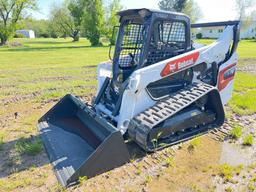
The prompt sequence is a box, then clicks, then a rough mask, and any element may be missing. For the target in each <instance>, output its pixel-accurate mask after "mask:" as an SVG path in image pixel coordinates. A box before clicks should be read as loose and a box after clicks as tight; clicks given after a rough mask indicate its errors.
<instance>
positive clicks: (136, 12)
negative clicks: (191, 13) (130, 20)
mask: <svg viewBox="0 0 256 192" xmlns="http://www.w3.org/2000/svg"><path fill="white" fill-rule="evenodd" d="M143 11H144V12H145V16H150V15H152V14H157V15H161V16H162V17H163V16H166V17H169V18H170V17H177V16H178V17H181V18H182V17H184V19H185V20H187V19H189V17H188V16H187V15H185V14H183V13H178V12H171V11H163V10H158V9H148V8H141V9H127V10H124V11H119V12H118V13H117V15H119V16H121V17H122V16H130V15H138V16H140V17H143V16H142V15H141V14H140V12H143Z"/></svg>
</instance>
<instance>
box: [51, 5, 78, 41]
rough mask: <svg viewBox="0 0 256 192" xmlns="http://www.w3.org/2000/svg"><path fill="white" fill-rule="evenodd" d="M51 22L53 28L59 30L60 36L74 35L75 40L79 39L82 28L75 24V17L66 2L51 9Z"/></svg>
mask: <svg viewBox="0 0 256 192" xmlns="http://www.w3.org/2000/svg"><path fill="white" fill-rule="evenodd" d="M50 23H51V28H52V29H55V31H57V34H58V36H62V35H64V34H65V35H67V36H70V37H72V38H73V41H78V40H79V31H80V29H79V28H77V27H76V26H75V22H74V18H73V16H72V15H71V12H70V11H69V9H68V6H67V5H66V3H64V4H63V5H61V6H60V7H54V8H53V9H52V10H51V18H50Z"/></svg>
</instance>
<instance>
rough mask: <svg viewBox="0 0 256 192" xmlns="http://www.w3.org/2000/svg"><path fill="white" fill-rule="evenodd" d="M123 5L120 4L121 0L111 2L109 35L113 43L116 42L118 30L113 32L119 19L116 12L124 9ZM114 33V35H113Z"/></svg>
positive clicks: (108, 18)
mask: <svg viewBox="0 0 256 192" xmlns="http://www.w3.org/2000/svg"><path fill="white" fill-rule="evenodd" d="M122 8H123V7H122V5H121V4H120V0H113V1H112V2H111V3H110V4H109V14H108V16H107V29H106V31H107V37H108V39H110V43H111V45H114V44H115V43H116V37H117V31H114V32H112V30H113V27H114V26H118V24H119V21H118V18H117V15H116V13H117V12H118V11H121V10H122ZM112 34H113V37H112Z"/></svg>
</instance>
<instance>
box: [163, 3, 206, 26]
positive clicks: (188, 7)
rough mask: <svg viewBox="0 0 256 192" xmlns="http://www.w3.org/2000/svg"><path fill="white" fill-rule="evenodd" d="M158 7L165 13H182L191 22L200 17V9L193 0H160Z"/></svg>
mask: <svg viewBox="0 0 256 192" xmlns="http://www.w3.org/2000/svg"><path fill="white" fill-rule="evenodd" d="M158 6H159V8H160V9H161V10H165V11H175V12H183V13H185V14H186V15H188V16H189V17H190V20H191V22H195V21H197V20H198V19H200V18H201V16H202V12H201V10H200V7H199V6H198V4H197V3H196V2H195V1H194V0H161V1H160V2H159V3H158Z"/></svg>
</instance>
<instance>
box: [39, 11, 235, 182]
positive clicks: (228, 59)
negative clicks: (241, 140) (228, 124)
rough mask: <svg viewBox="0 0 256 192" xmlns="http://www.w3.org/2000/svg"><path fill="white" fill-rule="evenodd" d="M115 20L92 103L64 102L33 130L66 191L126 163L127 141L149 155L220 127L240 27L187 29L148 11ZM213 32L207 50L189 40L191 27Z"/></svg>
mask: <svg viewBox="0 0 256 192" xmlns="http://www.w3.org/2000/svg"><path fill="white" fill-rule="evenodd" d="M118 16H119V17H120V26H118V35H117V40H116V46H115V50H114V57H113V60H111V61H109V62H105V63H101V64H99V65H98V69H97V75H98V91H97V95H96V97H95V99H94V101H93V102H92V104H87V103H84V102H82V101H81V100H80V99H79V98H77V97H75V96H73V95H66V96H65V97H64V98H63V99H61V100H60V101H59V103H58V104H56V105H55V106H54V107H53V108H52V109H51V110H50V111H49V112H47V113H46V114H45V115H44V116H43V117H42V118H41V119H40V120H39V123H38V128H39V131H40V134H41V137H42V140H43V142H44V145H45V148H46V151H47V153H48V155H49V158H50V160H51V162H52V164H53V166H54V169H55V172H56V175H57V178H58V180H59V181H60V183H61V184H62V185H64V186H70V185H72V184H75V183H76V182H77V181H78V179H79V177H80V176H87V177H93V176H95V175H97V174H100V173H103V172H105V171H108V170H110V169H113V168H115V167H118V166H120V165H122V164H124V163H126V162H128V161H129V159H130V155H129V151H128V149H127V142H128V140H129V141H130V140H133V141H134V142H136V143H137V144H138V145H139V146H140V147H141V148H143V149H144V150H145V151H148V152H153V151H155V150H158V149H161V148H163V147H166V146H169V145H173V144H176V143H178V142H182V141H185V140H187V139H190V138H192V137H195V136H197V135H198V134H202V133H206V132H207V131H209V130H210V129H213V128H216V127H219V126H221V125H222V124H223V122H224V117H225V114H224V110H223V106H224V105H225V104H226V103H227V102H228V100H229V99H230V98H231V94H232V89H233V84H234V75H235V71H236V64H237V61H238V56H237V53H236V48H237V45H238V41H239V31H240V29H239V21H227V22H215V23H201V24H190V20H189V17H187V16H186V15H184V14H180V13H173V12H165V11H159V10H149V9H132V10H125V11H121V12H119V13H118ZM216 26H219V27H220V26H222V27H224V30H223V32H222V34H220V37H219V38H218V39H217V40H216V41H215V42H213V43H212V44H210V45H201V44H196V43H193V42H192V41H191V37H190V36H191V35H190V34H191V31H190V30H191V28H203V27H216ZM110 53H111V51H110Z"/></svg>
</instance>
